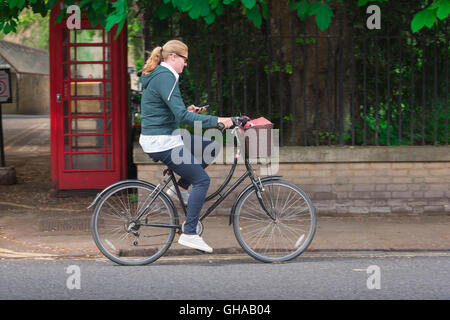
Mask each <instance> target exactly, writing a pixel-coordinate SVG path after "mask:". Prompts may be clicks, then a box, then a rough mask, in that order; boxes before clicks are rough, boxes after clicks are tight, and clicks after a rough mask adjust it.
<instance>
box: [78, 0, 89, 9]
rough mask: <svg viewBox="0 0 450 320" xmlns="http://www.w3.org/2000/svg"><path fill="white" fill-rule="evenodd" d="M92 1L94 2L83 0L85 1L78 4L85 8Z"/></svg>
mask: <svg viewBox="0 0 450 320" xmlns="http://www.w3.org/2000/svg"><path fill="white" fill-rule="evenodd" d="M90 2H92V0H83V1H81V2H80V3H79V4H78V6H79V7H80V8H84V7H85V6H86V5H87V4H89V3H90Z"/></svg>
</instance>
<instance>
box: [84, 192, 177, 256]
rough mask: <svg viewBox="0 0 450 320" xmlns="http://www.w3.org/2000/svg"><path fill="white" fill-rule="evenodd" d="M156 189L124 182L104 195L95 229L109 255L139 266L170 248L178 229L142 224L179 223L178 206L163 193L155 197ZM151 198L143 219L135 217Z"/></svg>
mask: <svg viewBox="0 0 450 320" xmlns="http://www.w3.org/2000/svg"><path fill="white" fill-rule="evenodd" d="M154 192H155V189H154V188H153V187H149V186H147V185H144V184H141V183H124V184H123V185H118V186H116V187H115V188H113V189H111V190H110V191H109V192H108V193H105V195H104V196H103V197H102V199H101V201H100V202H99V203H98V204H97V206H96V207H95V210H94V216H93V220H92V221H93V227H94V228H93V230H92V232H93V236H94V240H96V241H95V242H96V244H97V246H98V248H99V249H100V251H101V252H102V253H103V254H104V255H105V256H106V257H108V258H109V259H111V260H112V261H114V262H117V263H119V264H125V265H139V264H146V263H150V262H153V261H154V260H156V259H157V258H159V257H160V256H161V255H162V254H164V252H165V251H166V250H167V249H168V248H169V246H170V244H171V243H172V241H173V238H174V235H175V229H173V228H170V229H167V228H162V227H159V228H158V227H152V228H147V227H145V226H141V225H140V223H142V221H144V220H147V219H148V220H149V221H150V220H151V221H152V222H158V223H162V224H171V225H175V224H177V223H176V220H175V213H176V211H175V210H176V209H175V208H173V207H172V206H171V204H170V203H169V202H168V201H167V200H166V199H165V198H163V197H162V196H161V195H159V196H158V197H156V198H154V197H153V196H152V195H154V194H155V193H154ZM153 200H154V201H153ZM151 201H153V203H152V204H151V206H150V207H149V208H148V210H147V212H146V213H145V215H144V216H142V217H141V220H139V221H135V220H133V219H136V218H137V216H138V214H139V213H140V212H141V210H143V209H144V208H145V207H146V206H148V204H149V203H150V202H151ZM94 222H95V223H94Z"/></svg>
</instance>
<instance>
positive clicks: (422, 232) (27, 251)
mask: <svg viewBox="0 0 450 320" xmlns="http://www.w3.org/2000/svg"><path fill="white" fill-rule="evenodd" d="M86 205H88V203H86ZM3 206H4V207H5V205H4V204H3ZM10 206H11V207H14V205H12V204H10ZM17 209H18V208H17V207H15V208H14V210H6V211H5V210H3V211H1V212H0V259H6V258H30V259H34V258H39V259H42V258H44V259H45V258H49V259H51V258H76V257H84V258H101V257H103V256H102V255H101V253H100V251H99V250H98V249H97V247H96V245H95V243H94V241H93V238H92V235H91V232H90V228H89V225H90V219H91V214H90V213H89V212H88V211H87V210H86V212H80V211H79V210H74V211H67V210H64V209H61V210H57V209H58V208H52V210H51V211H45V210H44V211H43V210H32V209H29V208H26V207H22V208H21V210H17ZM449 230H450V216H449V215H446V214H442V215H433V216H368V215H363V214H361V215H353V216H345V217H343V216H319V217H318V223H317V229H316V234H315V237H314V239H313V241H312V243H311V245H310V246H309V248H308V249H307V252H332V251H450V232H449ZM202 236H203V238H204V239H205V241H206V242H207V243H208V244H209V245H210V246H211V247H213V248H214V254H221V255H227V254H228V255H236V254H241V253H242V254H243V253H244V252H243V251H242V249H241V248H240V246H239V244H238V242H237V241H236V239H235V236H234V232H233V228H232V226H230V225H228V217H227V216H214V215H213V214H212V215H210V216H209V217H208V218H207V219H206V220H204V233H203V235H202ZM177 238H178V235H177V236H176V238H175V241H174V242H173V244H172V246H171V247H170V249H169V251H168V252H167V253H166V256H192V255H199V254H200V253H199V252H198V251H196V250H192V249H189V248H186V247H183V246H181V245H179V244H178V243H176V240H177Z"/></svg>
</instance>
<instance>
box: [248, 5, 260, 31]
mask: <svg viewBox="0 0 450 320" xmlns="http://www.w3.org/2000/svg"><path fill="white" fill-rule="evenodd" d="M246 14H247V17H248V18H249V19H250V20H251V21H253V23H254V24H255V26H256V27H258V28H259V27H260V26H261V23H262V17H261V13H260V12H259V9H258V6H254V7H253V8H251V9H250V10H248V9H247V13H246Z"/></svg>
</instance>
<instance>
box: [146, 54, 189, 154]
mask: <svg viewBox="0 0 450 320" xmlns="http://www.w3.org/2000/svg"><path fill="white" fill-rule="evenodd" d="M161 66H163V67H166V68H167V69H169V70H170V71H171V72H172V73H173V75H174V76H175V78H176V79H177V81H178V78H179V77H180V75H179V74H178V73H177V72H176V71H175V70H174V69H173V68H172V67H171V66H170V65H169V64H168V63H165V62H161ZM139 144H140V145H141V147H142V150H144V152H145V153H153V152H161V151H166V150H170V149H173V148H176V147H179V146H183V145H184V144H183V140H182V139H181V135H174V136H172V135H158V136H149V135H143V134H141V136H140V137H139Z"/></svg>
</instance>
